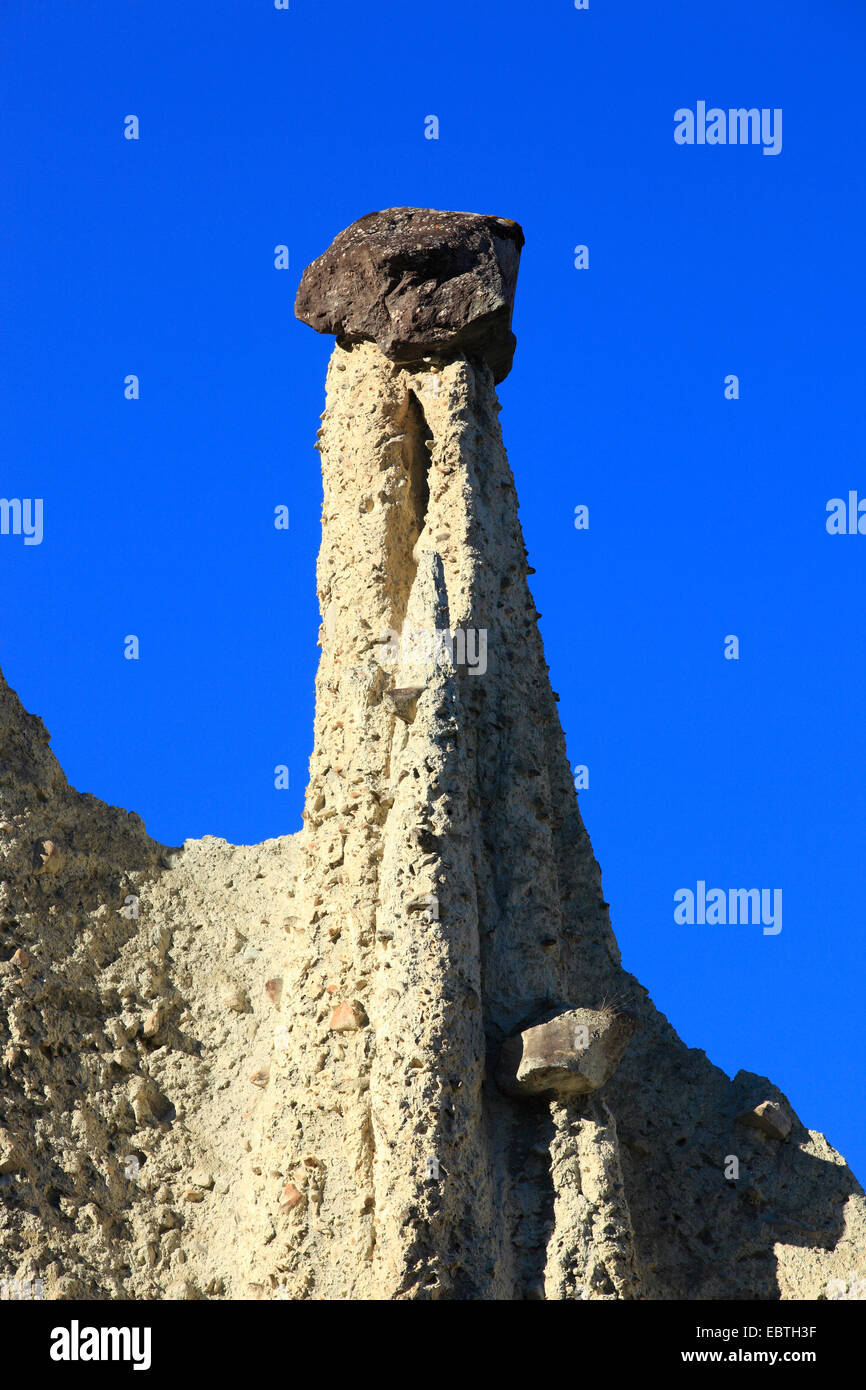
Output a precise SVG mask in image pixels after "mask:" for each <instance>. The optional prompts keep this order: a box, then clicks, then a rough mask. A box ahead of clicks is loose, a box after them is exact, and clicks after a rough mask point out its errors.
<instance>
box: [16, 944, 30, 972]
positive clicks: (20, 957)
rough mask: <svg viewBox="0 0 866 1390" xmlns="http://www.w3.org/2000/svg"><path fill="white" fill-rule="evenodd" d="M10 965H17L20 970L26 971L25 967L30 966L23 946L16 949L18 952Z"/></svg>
mask: <svg viewBox="0 0 866 1390" xmlns="http://www.w3.org/2000/svg"><path fill="white" fill-rule="evenodd" d="M12 964H13V965H17V966H18V967H19V969H21V970H26V969H27V967H28V966H29V965H30V957H29V956H28V954H27V952H26V951H25V949H24V947H23V946H19V947H18V950H17V951H16V952H15V954H14V956H13V957H12Z"/></svg>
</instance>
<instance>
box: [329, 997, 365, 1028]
mask: <svg viewBox="0 0 866 1390" xmlns="http://www.w3.org/2000/svg"><path fill="white" fill-rule="evenodd" d="M366 1022H367V1015H366V1014H365V1013H364V1010H363V1008H362V1007H361V1005H360V1004H359V1003H358V1002H357V1000H355V1001H353V1002H352V1003H351V1004H350V1003H349V1002H348V1001H347V1000H344V1001H343V1003H342V1004H338V1005H337V1007H336V1009H335V1010H334V1012H333V1013H332V1014H331V1022H330V1024H329V1027H330V1030H331V1032H332V1033H353V1032H354V1031H355V1029H356V1028H363V1027H364V1025H365V1024H366Z"/></svg>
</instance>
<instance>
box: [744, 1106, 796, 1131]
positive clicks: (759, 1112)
mask: <svg viewBox="0 0 866 1390" xmlns="http://www.w3.org/2000/svg"><path fill="white" fill-rule="evenodd" d="M737 1121H738V1123H739V1124H741V1125H745V1126H746V1128H747V1129H758V1130H760V1131H761V1133H762V1134H767V1135H769V1137H770V1138H771V1139H787V1137H788V1135H789V1134H790V1133H791V1130H792V1129H793V1127H794V1121H793V1120H792V1118H791V1116H790V1115H789V1114H788V1111H787V1110H786V1109H785V1107H784V1106H783V1105H780V1104H779V1103H778V1101H775V1100H762V1101H761V1103H760V1105H756V1106H755V1108H754V1110H747V1111H746V1112H745V1113H744V1114H742V1115H738V1116H737Z"/></svg>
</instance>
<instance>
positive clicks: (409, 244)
mask: <svg viewBox="0 0 866 1390" xmlns="http://www.w3.org/2000/svg"><path fill="white" fill-rule="evenodd" d="M523 241H524V237H523V231H522V230H521V228H520V226H519V224H518V223H517V222H512V221H511V220H510V219H508V218H505V217H493V216H489V215H486V214H479V213H474V212H436V211H435V210H434V209H432V208H388V209H387V210H386V211H384V212H371V213H368V215H367V216H366V217H362V218H360V220H359V221H357V222H353V223H352V225H351V226H350V227H347V228H346V230H345V231H343V232H340V234H339V236H338V237H337V238H336V239H335V240H334V241H333V242H332V243H331V245H330V246H329V247H328V249H327V251H325V253H324V255H322V256H319V258H318V260H315V261H313V262H312V264H311V265H309V266H307V269H306V270H305V271H304V274H303V276H302V277H301V283H300V287H299V289H298V294H297V299H296V300H295V314H296V316H297V317H298V318H299V319H301V320H302V322H304V323H308V324H309V325H310V327H311V328H315V330H316V332H317V333H335V334H336V335H337V338H338V339H339V340H340V341H341V342H342V343H343V344H344V345H348V344H350V343H351V342H353V341H357V340H359V339H362V340H367V341H369V342H374V343H375V344H376V345H377V347H378V348H379V351H380V352H382V353H384V355H385V356H386V357H389V358H390V359H391V360H392V361H394V362H414V361H418V360H420V359H421V358H423V357H431V356H432V357H447V356H450V355H452V354H454V353H458V352H463V353H465V354H466V355H467V356H468V357H480V358H483V360H484V361H485V362H487V364H488V366H489V367H490V369H491V371H492V372H493V378H494V381H496V382H499V381H502V380H503V378H504V377H506V376H507V375H508V373H509V371H510V370H511V362H512V358H513V357H514V349H515V346H516V342H517V340H516V338H515V336H514V334H513V333H512V331H511V313H512V309H513V307H514V292H515V289H516V287H517V270H518V266H519V264H520V249H521V247H522V246H523Z"/></svg>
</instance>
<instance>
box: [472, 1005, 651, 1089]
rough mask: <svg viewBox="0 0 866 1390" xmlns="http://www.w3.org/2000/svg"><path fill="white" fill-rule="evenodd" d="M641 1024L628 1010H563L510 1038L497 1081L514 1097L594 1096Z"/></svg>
mask: <svg viewBox="0 0 866 1390" xmlns="http://www.w3.org/2000/svg"><path fill="white" fill-rule="evenodd" d="M637 1026H638V1021H637V1018H636V1017H635V1015H634V1014H631V1013H628V1012H624V1013H619V1014H612V1013H611V1012H609V1011H608V1010H604V1009H566V1010H563V1011H562V1012H560V1013H558V1014H555V1015H554V1016H553V1017H552V1018H548V1019H546V1020H544V1021H542V1022H539V1023H536V1024H534V1025H533V1026H531V1027H528V1028H524V1029H522V1030H521V1031H520V1032H517V1033H514V1034H512V1036H511V1037H510V1038H506V1040H505V1042H504V1043H503V1044H502V1048H501V1051H500V1055H499V1064H498V1066H497V1069H496V1082H497V1085H498V1086H499V1088H500V1090H502V1091H505V1092H506V1093H507V1094H508V1095H512V1096H546V1097H549V1098H550V1097H555V1098H557V1099H560V1100H568V1099H571V1098H573V1097H575V1096H586V1095H590V1094H591V1093H592V1092H593V1091H598V1090H599V1089H600V1088H601V1087H602V1086H603V1085H604V1084H605V1082H607V1081H609V1080H610V1078H611V1077H612V1076H613V1074H614V1072H615V1071H616V1069H617V1067H618V1066H619V1063H620V1061H621V1059H622V1056H623V1053H624V1052H625V1050H626V1048H627V1047H628V1044H629V1042H630V1041H631V1038H632V1036H633V1034H634V1032H635V1030H636V1029H637Z"/></svg>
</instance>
